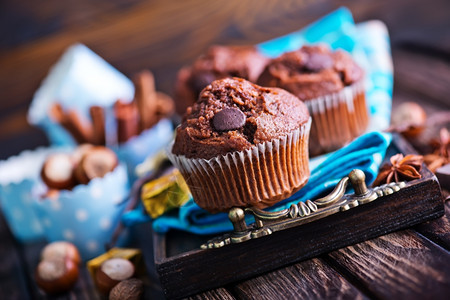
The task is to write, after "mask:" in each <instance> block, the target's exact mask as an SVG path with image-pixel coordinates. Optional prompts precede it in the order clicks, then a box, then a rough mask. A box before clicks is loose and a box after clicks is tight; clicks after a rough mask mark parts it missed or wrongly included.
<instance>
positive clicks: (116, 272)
mask: <svg viewBox="0 0 450 300" xmlns="http://www.w3.org/2000/svg"><path fill="white" fill-rule="evenodd" d="M134 271H135V268H134V265H133V264H132V263H131V262H130V261H129V260H126V259H124V258H111V259H108V260H106V261H104V262H103V263H102V265H101V266H100V268H99V269H98V270H97V272H96V273H95V282H96V284H97V288H98V290H99V291H100V292H101V293H103V294H108V293H109V291H110V290H111V289H112V288H113V287H114V286H115V285H116V284H118V283H119V282H121V281H122V280H126V279H129V278H131V277H132V276H133V275H134Z"/></svg>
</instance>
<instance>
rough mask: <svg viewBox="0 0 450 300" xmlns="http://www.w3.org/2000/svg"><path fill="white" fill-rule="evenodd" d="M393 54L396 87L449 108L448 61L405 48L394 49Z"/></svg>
mask: <svg viewBox="0 0 450 300" xmlns="http://www.w3.org/2000/svg"><path fill="white" fill-rule="evenodd" d="M394 55H395V60H394V69H395V75H396V76H395V85H396V87H397V88H399V89H400V90H402V91H409V92H410V93H412V94H415V95H417V96H416V97H418V98H423V99H431V100H432V101H433V102H434V103H437V104H438V105H439V106H440V107H441V108H442V109H450V101H449V95H450V85H449V84H448V78H450V61H448V60H447V61H445V60H443V59H439V58H435V57H433V56H426V55H424V54H423V53H422V54H421V53H414V52H409V51H405V50H395V51H394ZM412 62H414V63H412Z"/></svg>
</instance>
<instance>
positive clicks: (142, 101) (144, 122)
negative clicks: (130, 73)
mask: <svg viewBox="0 0 450 300" xmlns="http://www.w3.org/2000/svg"><path fill="white" fill-rule="evenodd" d="M133 83H134V86H135V96H134V99H135V101H136V104H137V108H138V112H139V131H143V130H145V129H148V128H150V127H152V126H153V125H154V124H155V123H156V109H157V95H156V90H155V78H154V76H153V74H152V73H151V72H150V71H148V70H144V71H142V72H140V73H138V74H137V75H136V76H135V77H134V78H133Z"/></svg>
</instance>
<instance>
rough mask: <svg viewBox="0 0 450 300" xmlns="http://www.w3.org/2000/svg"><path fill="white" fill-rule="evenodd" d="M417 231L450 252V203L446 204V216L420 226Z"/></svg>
mask: <svg viewBox="0 0 450 300" xmlns="http://www.w3.org/2000/svg"><path fill="white" fill-rule="evenodd" d="M415 229H416V230H417V231H418V232H419V233H421V234H423V235H424V236H426V237H427V238H429V239H430V240H432V241H433V242H435V243H437V244H438V245H440V246H442V247H444V248H445V249H447V250H449V251H450V201H447V202H446V203H445V215H444V216H442V217H441V218H439V219H436V220H432V221H428V222H425V223H422V224H419V225H418V226H416V227H415Z"/></svg>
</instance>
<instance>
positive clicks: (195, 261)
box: [153, 136, 444, 298]
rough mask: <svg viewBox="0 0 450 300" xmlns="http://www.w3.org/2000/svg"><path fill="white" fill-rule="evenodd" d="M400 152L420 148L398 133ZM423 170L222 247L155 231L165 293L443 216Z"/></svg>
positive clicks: (207, 285) (225, 280) (212, 284)
mask: <svg viewBox="0 0 450 300" xmlns="http://www.w3.org/2000/svg"><path fill="white" fill-rule="evenodd" d="M399 152H401V153H404V154H409V153H414V152H415V151H414V149H413V148H412V147H411V146H410V145H409V144H407V143H406V142H405V141H404V140H403V139H401V138H400V137H398V136H396V137H395V138H394V141H393V143H392V144H391V146H390V147H389V149H388V153H387V155H386V157H390V156H391V155H393V154H395V153H399ZM422 175H423V177H422V179H420V180H416V181H413V182H411V183H410V184H408V186H407V187H405V188H403V189H401V190H400V191H398V192H396V193H394V194H391V195H387V196H383V197H382V198H379V199H377V200H376V201H373V202H370V203H367V204H364V205H361V206H358V207H355V208H353V209H350V210H348V211H344V212H339V213H337V214H334V215H331V216H328V217H325V218H322V219H319V220H316V221H313V222H311V223H307V224H303V225H300V226H297V227H294V228H290V229H286V230H284V231H279V232H275V233H273V234H272V235H270V236H266V237H261V238H258V239H253V240H250V241H246V242H243V243H239V244H231V245H227V246H225V247H222V248H218V249H207V250H201V249H200V245H201V244H202V243H204V242H206V241H207V240H208V239H210V238H211V236H196V235H192V234H187V233H183V232H177V231H172V232H169V233H168V234H165V235H164V234H157V233H155V234H154V236H153V237H154V256H155V265H156V270H157V272H158V274H159V277H160V282H161V285H162V287H163V290H164V293H165V295H166V297H168V298H180V297H183V296H188V295H192V294H195V293H198V292H200V291H205V290H210V289H213V288H216V287H220V286H224V285H226V284H229V283H232V282H235V281H240V280H243V279H247V278H250V277H253V276H256V275H259V274H262V273H265V272H267V271H271V270H274V269H277V268H280V267H283V266H286V265H289V264H291V263H294V262H298V261H301V260H305V259H309V258H312V257H316V256H318V255H321V254H324V253H327V252H330V251H332V250H335V249H338V248H342V247H345V246H348V245H352V244H355V243H358V242H362V241H365V240H368V239H371V238H374V237H377V236H380V235H384V234H386V233H389V232H392V231H396V230H399V229H404V228H408V227H411V226H413V225H416V224H419V223H422V222H424V221H428V220H431V219H434V218H438V217H440V216H442V215H443V214H444V203H443V199H442V195H441V190H440V186H439V183H438V181H437V179H436V177H435V176H434V174H433V173H431V172H430V171H429V170H428V169H427V168H423V169H422Z"/></svg>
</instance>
